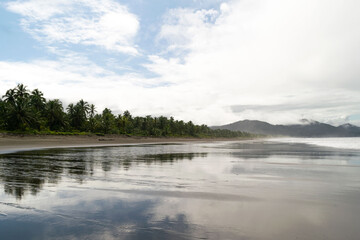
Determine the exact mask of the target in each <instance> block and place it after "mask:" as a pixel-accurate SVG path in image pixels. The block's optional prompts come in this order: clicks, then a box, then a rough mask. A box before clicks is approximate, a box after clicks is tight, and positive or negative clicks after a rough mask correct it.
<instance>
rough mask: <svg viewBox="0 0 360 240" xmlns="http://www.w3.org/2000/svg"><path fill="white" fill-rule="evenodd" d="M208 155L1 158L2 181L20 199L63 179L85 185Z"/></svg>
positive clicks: (102, 152)
mask: <svg viewBox="0 0 360 240" xmlns="http://www.w3.org/2000/svg"><path fill="white" fill-rule="evenodd" d="M206 155H207V154H206V153H164V154H142V152H140V153H139V154H134V153H132V154H129V155H126V152H125V153H124V152H122V153H119V152H117V151H114V148H113V149H112V151H107V148H88V149H83V148H82V149H57V150H42V151H31V152H21V153H14V154H5V155H0V180H1V181H2V184H3V186H4V191H5V193H7V194H11V195H13V196H15V197H16V198H17V199H21V198H23V197H24V195H25V194H26V193H30V194H32V195H36V194H38V193H39V192H40V191H41V189H42V188H43V186H44V184H45V183H52V184H57V183H58V182H59V181H61V179H62V177H66V178H70V179H74V180H76V181H77V182H78V183H80V184H81V183H83V182H84V181H86V179H88V178H91V176H93V174H94V171H95V170H97V169H99V170H100V169H101V171H104V172H109V171H112V170H113V169H114V168H115V169H123V170H126V171H128V170H129V169H130V168H131V167H132V166H133V165H134V164H136V165H138V164H142V163H145V164H147V165H150V164H162V163H174V162H176V161H181V160H192V159H193V158H194V157H206Z"/></svg>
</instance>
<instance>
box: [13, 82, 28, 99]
mask: <svg viewBox="0 0 360 240" xmlns="http://www.w3.org/2000/svg"><path fill="white" fill-rule="evenodd" d="M29 95H30V94H29V91H28V90H27V89H26V86H24V84H18V85H17V86H16V88H15V98H16V99H18V100H19V99H25V98H27V97H29Z"/></svg>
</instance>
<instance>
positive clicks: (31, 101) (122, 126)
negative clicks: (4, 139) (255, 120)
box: [0, 84, 250, 137]
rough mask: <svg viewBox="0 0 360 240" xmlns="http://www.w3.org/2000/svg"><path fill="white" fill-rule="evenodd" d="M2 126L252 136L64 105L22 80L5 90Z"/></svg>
mask: <svg viewBox="0 0 360 240" xmlns="http://www.w3.org/2000/svg"><path fill="white" fill-rule="evenodd" d="M0 130H1V131H3V132H4V131H5V132H15V133H16V132H19V133H34V134H89V133H96V134H126V135H136V136H154V137H161V136H170V137H249V136H250V134H248V133H243V132H234V131H229V130H213V129H210V128H209V127H208V126H206V125H195V124H193V123H192V122H191V121H189V122H184V121H179V120H175V119H174V118H173V117H170V118H167V117H164V116H160V117H152V116H145V117H139V116H132V115H131V113H130V112H129V111H124V112H123V113H122V114H116V115H115V114H114V113H113V112H112V111H111V110H110V109H108V108H105V109H104V110H103V111H102V112H101V113H98V112H97V111H96V107H95V105H94V104H89V103H88V102H86V101H84V100H80V101H78V102H77V103H71V104H69V105H68V106H67V107H66V108H64V106H63V104H62V102H61V101H60V100H59V99H51V100H47V99H45V98H44V96H43V93H42V92H41V91H40V90H38V89H35V90H33V91H29V90H28V89H27V87H26V86H24V85H23V84H18V85H17V86H16V87H15V88H13V89H9V90H7V91H6V93H5V95H3V96H2V97H1V98H0Z"/></svg>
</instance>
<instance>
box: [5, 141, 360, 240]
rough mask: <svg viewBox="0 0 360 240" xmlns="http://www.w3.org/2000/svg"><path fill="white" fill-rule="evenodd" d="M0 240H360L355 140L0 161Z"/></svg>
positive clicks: (108, 150) (33, 155) (142, 148)
mask: <svg viewBox="0 0 360 240" xmlns="http://www.w3.org/2000/svg"><path fill="white" fill-rule="evenodd" d="M0 239H5V240H6V239H105V240H106V239H129V240H131V239H146V240H147V239H170V240H171V239H214V240H215V239H216V240H218V239H244V240H249V239H256V240H260V239H264V240H265V239H266V240H282V239H284V240H288V239H294V240H295V239H297V240H301V239H304V240H305V239H308V240H310V239H311V240H313V239H326V240H331V239H333V240H339V239H348V240H351V239H353V240H358V239H360V138H274V139H255V140H246V141H223V142H189V143H168V144H139V145H121V146H111V147H81V148H62V149H56V148H54V149H43V150H41V149H38V150H33V151H22V152H13V153H7V154H0Z"/></svg>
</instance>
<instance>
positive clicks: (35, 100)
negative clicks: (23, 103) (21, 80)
mask: <svg viewBox="0 0 360 240" xmlns="http://www.w3.org/2000/svg"><path fill="white" fill-rule="evenodd" d="M30 102H31V105H32V107H33V108H34V109H35V110H36V111H39V112H43V111H44V110H45V104H46V100H45V98H44V94H43V93H42V92H41V91H39V89H35V90H33V91H32V92H31V95H30Z"/></svg>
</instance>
